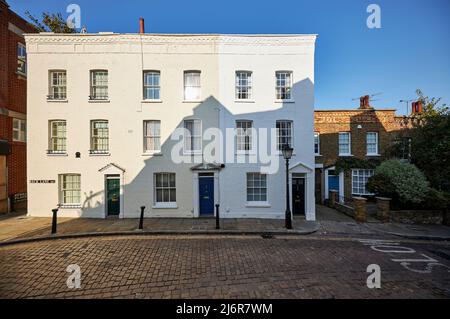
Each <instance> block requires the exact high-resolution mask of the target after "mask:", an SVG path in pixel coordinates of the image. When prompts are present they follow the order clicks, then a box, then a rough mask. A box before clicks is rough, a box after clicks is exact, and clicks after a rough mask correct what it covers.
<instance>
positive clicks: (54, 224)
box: [52, 208, 58, 234]
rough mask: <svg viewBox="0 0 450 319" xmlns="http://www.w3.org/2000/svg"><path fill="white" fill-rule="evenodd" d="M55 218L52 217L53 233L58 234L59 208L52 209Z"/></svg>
mask: <svg viewBox="0 0 450 319" xmlns="http://www.w3.org/2000/svg"><path fill="white" fill-rule="evenodd" d="M52 212H53V218H52V234H56V222H57V220H56V213H58V208H54V209H52Z"/></svg>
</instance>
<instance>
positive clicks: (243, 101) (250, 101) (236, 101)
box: [234, 100, 255, 103]
mask: <svg viewBox="0 0 450 319" xmlns="http://www.w3.org/2000/svg"><path fill="white" fill-rule="evenodd" d="M234 103H255V101H254V100H235V101H234Z"/></svg>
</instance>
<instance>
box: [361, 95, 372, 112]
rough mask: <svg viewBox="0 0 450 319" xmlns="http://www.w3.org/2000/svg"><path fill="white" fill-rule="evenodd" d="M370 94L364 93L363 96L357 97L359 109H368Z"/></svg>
mask: <svg viewBox="0 0 450 319" xmlns="http://www.w3.org/2000/svg"><path fill="white" fill-rule="evenodd" d="M370 108H371V107H370V96H368V95H365V96H361V97H360V98H359V109H360V110H367V109H370Z"/></svg>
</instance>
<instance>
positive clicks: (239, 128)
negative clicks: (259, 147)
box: [236, 120, 253, 154]
mask: <svg viewBox="0 0 450 319" xmlns="http://www.w3.org/2000/svg"><path fill="white" fill-rule="evenodd" d="M252 150H253V121H251V120H237V121H236V151H237V153H238V154H246V153H249V152H251V151H252Z"/></svg>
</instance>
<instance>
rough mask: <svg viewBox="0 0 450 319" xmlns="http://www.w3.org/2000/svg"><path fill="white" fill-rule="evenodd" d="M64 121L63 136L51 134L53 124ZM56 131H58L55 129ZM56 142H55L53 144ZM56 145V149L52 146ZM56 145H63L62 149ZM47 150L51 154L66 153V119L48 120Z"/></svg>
mask: <svg viewBox="0 0 450 319" xmlns="http://www.w3.org/2000/svg"><path fill="white" fill-rule="evenodd" d="M61 123H64V125H61V126H64V130H63V132H64V136H58V135H53V125H54V124H56V125H57V124H61ZM56 132H59V130H58V129H57V130H56ZM55 142H56V144H55ZM55 145H56V146H57V147H56V149H55V148H54V146H55ZM58 145H64V148H63V149H59V147H58ZM48 152H49V153H51V154H66V153H67V121H66V120H50V121H49V148H48Z"/></svg>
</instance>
